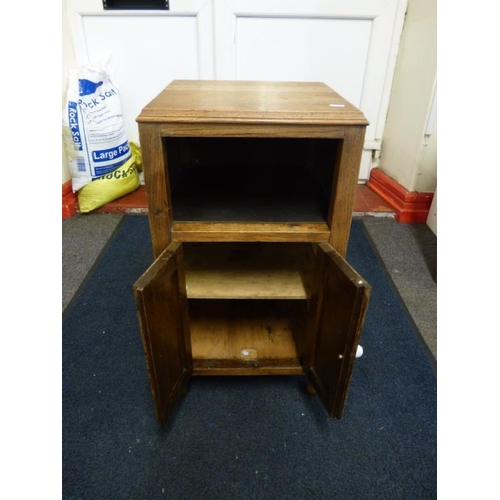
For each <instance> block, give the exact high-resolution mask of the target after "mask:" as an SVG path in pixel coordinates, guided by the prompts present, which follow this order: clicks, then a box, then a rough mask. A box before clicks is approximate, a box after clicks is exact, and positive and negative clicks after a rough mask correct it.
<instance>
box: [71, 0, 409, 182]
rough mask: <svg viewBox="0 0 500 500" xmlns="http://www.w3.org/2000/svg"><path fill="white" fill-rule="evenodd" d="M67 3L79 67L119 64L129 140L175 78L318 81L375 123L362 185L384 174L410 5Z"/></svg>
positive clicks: (233, 0) (305, 0)
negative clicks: (382, 154)
mask: <svg viewBox="0 0 500 500" xmlns="http://www.w3.org/2000/svg"><path fill="white" fill-rule="evenodd" d="M65 1H66V2H67V5H68V15H69V21H70V29H71V33H72V36H73V41H74V46H75V52H76V57H77V61H78V63H79V64H85V63H87V62H93V61H96V60H98V59H102V58H105V57H107V56H108V55H111V56H112V60H113V62H114V66H115V83H116V85H117V86H118V87H119V88H120V90H121V93H122V104H123V113H124V116H125V120H126V127H127V131H128V134H129V138H130V140H135V141H137V140H138V132H137V124H136V123H135V118H136V116H137V115H138V114H139V113H140V111H141V109H142V107H143V106H144V105H145V104H147V103H148V102H149V101H150V100H151V99H152V98H153V97H155V96H156V95H157V94H158V93H159V92H160V91H161V90H162V89H163V88H164V87H165V86H166V85H167V84H168V83H170V81H171V80H173V79H214V78H216V79H218V80H274V81H286V80H291V81H318V82H325V83H326V84H327V85H329V86H330V87H332V88H333V89H335V90H336V91H337V92H339V93H340V94H341V95H342V96H343V97H345V98H346V99H348V100H349V101H351V102H352V103H353V104H354V105H356V106H358V107H359V108H360V109H361V110H362V111H363V112H364V114H365V115H366V117H367V118H368V120H369V121H370V125H369V127H368V128H367V131H366V141H365V151H364V154H363V158H362V165H361V171H360V176H359V179H360V181H364V180H366V179H367V178H368V177H369V172H370V170H371V168H373V167H374V166H376V161H377V160H376V159H375V158H376V157H377V154H376V152H377V150H379V149H380V144H381V139H382V133H383V129H384V124H385V119H386V114H387V107H388V102H389V95H390V89H391V83H392V76H393V72H394V65H395V60H396V55H397V50H398V45H399V38H400V35H401V31H402V27H403V22H404V15H405V11H406V5H407V0H300V1H299V0H170V1H169V6H170V10H168V11H166V10H164V11H158V10H157V11H150V10H123V11H115V10H104V8H103V4H102V0H65ZM374 152H375V154H374Z"/></svg>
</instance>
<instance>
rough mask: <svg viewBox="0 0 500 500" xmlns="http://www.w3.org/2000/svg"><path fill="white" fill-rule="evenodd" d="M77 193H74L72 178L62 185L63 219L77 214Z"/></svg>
mask: <svg viewBox="0 0 500 500" xmlns="http://www.w3.org/2000/svg"><path fill="white" fill-rule="evenodd" d="M76 202H77V197H76V194H75V193H73V188H72V187H71V180H69V181H66V182H65V183H64V184H63V185H62V216H63V219H67V218H68V217H72V216H73V215H75V214H76Z"/></svg>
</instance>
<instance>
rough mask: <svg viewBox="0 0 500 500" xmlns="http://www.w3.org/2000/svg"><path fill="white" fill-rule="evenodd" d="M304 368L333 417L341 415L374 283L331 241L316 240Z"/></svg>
mask: <svg viewBox="0 0 500 500" xmlns="http://www.w3.org/2000/svg"><path fill="white" fill-rule="evenodd" d="M316 259H317V260H316V262H317V267H316V271H315V279H314V289H313V291H312V296H311V316H310V321H311V323H310V328H309V332H310V334H311V335H310V337H309V338H310V339H311V343H310V345H309V348H308V349H307V351H308V352H307V356H306V360H305V362H306V366H305V371H306V373H307V375H308V377H309V380H310V382H311V384H312V385H313V386H314V388H315V389H316V392H317V393H318V395H319V397H320V398H321V401H322V402H323V404H324V406H325V407H326V409H327V411H328V413H329V414H330V415H331V416H332V417H337V418H341V416H342V412H343V410H344V405H345V400H346V397H347V391H348V388H349V382H350V379H351V374H352V369H353V366H354V361H355V358H356V350H357V346H358V341H359V337H360V334H361V329H362V327H363V322H364V318H365V313H366V308H367V305H368V300H369V296H370V291H371V287H370V285H369V284H368V283H367V282H366V281H365V280H364V279H363V278H362V277H361V276H360V275H359V274H358V273H357V272H356V271H354V269H352V267H351V266H350V265H349V264H348V263H347V262H346V261H345V260H344V259H343V258H342V257H341V256H340V255H339V254H338V253H337V252H336V251H335V250H334V248H333V247H332V246H331V245H329V244H327V243H321V244H319V245H318V249H317V255H316Z"/></svg>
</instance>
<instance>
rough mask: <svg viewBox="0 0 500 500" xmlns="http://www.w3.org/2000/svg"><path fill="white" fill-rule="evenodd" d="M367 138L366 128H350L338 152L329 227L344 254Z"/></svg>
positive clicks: (342, 254) (331, 241)
mask: <svg viewBox="0 0 500 500" xmlns="http://www.w3.org/2000/svg"><path fill="white" fill-rule="evenodd" d="M364 137H365V127H346V130H345V136H344V140H343V141H342V144H341V145H340V146H339V148H338V153H337V159H336V164H335V171H334V175H333V185H332V194H331V197H330V213H329V216H328V226H329V227H330V231H331V233H330V239H329V243H330V244H331V245H332V246H333V248H335V250H337V252H338V253H339V254H340V255H341V256H342V257H345V255H346V252H347V243H348V240H349V233H350V230H351V219H352V213H353V210H354V201H355V198H356V187H357V183H358V174H359V168H360V165H361V155H362V153H363V143H364Z"/></svg>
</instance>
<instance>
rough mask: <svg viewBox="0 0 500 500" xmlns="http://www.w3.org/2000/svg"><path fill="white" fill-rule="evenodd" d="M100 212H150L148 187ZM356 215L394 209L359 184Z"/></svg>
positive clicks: (109, 204) (376, 213)
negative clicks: (147, 194) (147, 195)
mask: <svg viewBox="0 0 500 500" xmlns="http://www.w3.org/2000/svg"><path fill="white" fill-rule="evenodd" d="M96 212H98V213H107V214H122V213H144V214H147V212H148V201H147V197H146V189H145V187H144V186H143V185H141V186H140V187H139V189H137V190H136V191H134V192H133V193H130V194H128V195H126V196H123V197H122V198H119V199H117V200H115V201H112V202H111V203H108V204H107V205H105V206H104V207H102V208H99V209H97V210H96ZM354 213H355V214H356V215H388V216H391V215H392V214H394V211H393V209H392V208H391V207H390V206H389V205H388V204H387V203H386V202H385V201H384V200H383V199H382V198H380V196H378V195H377V194H376V193H374V192H373V191H372V190H371V189H370V188H368V187H367V186H365V185H359V186H358V189H357V192H356V200H355V204H354Z"/></svg>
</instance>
